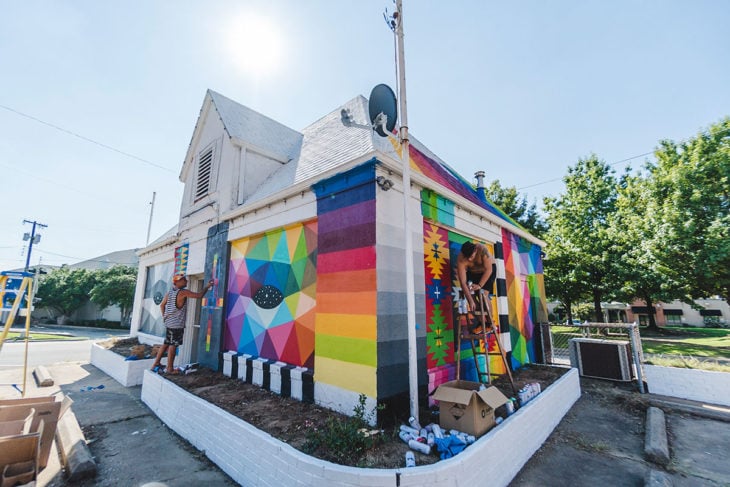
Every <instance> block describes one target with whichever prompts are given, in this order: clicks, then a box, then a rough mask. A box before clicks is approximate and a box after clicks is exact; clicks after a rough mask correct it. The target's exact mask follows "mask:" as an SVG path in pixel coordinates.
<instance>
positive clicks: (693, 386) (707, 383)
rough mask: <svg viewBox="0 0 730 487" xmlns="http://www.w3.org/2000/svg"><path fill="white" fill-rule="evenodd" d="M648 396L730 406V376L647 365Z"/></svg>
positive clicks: (722, 373) (714, 372) (707, 371)
mask: <svg viewBox="0 0 730 487" xmlns="http://www.w3.org/2000/svg"><path fill="white" fill-rule="evenodd" d="M644 373H645V374H646V383H647V384H648V385H649V392H651V393H652V394H661V395H663V396H672V397H680V398H682V399H691V400H693V401H702V402H707V403H710V404H720V405H723V406H730V394H729V393H728V391H730V374H728V373H727V372H716V371H713V370H698V369H680V368H676V367H660V366H658V365H644Z"/></svg>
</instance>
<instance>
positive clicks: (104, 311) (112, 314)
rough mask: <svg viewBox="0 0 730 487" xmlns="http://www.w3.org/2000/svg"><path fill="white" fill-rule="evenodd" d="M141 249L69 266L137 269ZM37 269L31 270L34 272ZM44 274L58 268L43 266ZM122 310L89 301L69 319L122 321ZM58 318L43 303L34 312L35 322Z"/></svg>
mask: <svg viewBox="0 0 730 487" xmlns="http://www.w3.org/2000/svg"><path fill="white" fill-rule="evenodd" d="M138 250H139V249H127V250H118V251H116V252H110V253H108V254H104V255H100V256H99V257H94V258H93V259H88V260H84V261H81V262H77V263H76V264H69V265H68V268H69V269H87V270H91V271H94V270H99V269H110V268H112V267H114V266H115V265H125V266H129V267H134V268H135V269H136V268H137V267H138V266H139V257H138V256H137V251H138ZM35 268H37V266H36V267H33V268H31V270H34V269H35ZM42 268H43V271H44V272H52V271H53V270H54V269H56V268H57V267H55V266H54V267H49V266H42ZM121 316H122V314H121V310H120V309H119V306H109V307H107V308H99V306H97V305H95V304H94V303H92V302H91V301H88V302H87V303H86V304H84V305H83V306H82V307H81V308H79V309H78V310H76V311H74V312H73V313H72V314H71V316H69V317H68V319H69V321H71V322H76V323H78V322H82V321H95V320H106V321H114V322H120V321H121ZM56 318H58V316H56V312H55V311H54V310H52V309H49V308H45V307H43V303H42V302H41V303H39V304H38V305H36V308H35V310H34V311H33V319H34V320H43V319H51V320H55V319H56Z"/></svg>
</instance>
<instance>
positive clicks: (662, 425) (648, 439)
mask: <svg viewBox="0 0 730 487" xmlns="http://www.w3.org/2000/svg"><path fill="white" fill-rule="evenodd" d="M644 456H645V457H646V459H647V460H649V461H651V462H654V463H656V464H658V465H663V466H666V465H668V464H669V443H668V441H667V422H666V420H665V418H664V411H662V410H661V409H659V408H656V407H653V406H652V407H650V408H649V409H648V410H647V411H646V433H645V436H644Z"/></svg>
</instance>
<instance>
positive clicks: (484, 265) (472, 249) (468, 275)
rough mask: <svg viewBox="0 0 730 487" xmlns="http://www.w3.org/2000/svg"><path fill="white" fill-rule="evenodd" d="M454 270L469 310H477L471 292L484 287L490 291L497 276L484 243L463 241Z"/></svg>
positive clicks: (492, 258) (495, 268) (492, 260)
mask: <svg viewBox="0 0 730 487" xmlns="http://www.w3.org/2000/svg"><path fill="white" fill-rule="evenodd" d="M456 272H457V276H458V278H459V284H460V285H461V291H462V292H463V293H464V296H465V297H466V300H467V302H468V303H469V310H470V311H472V312H474V311H477V305H476V303H475V301H474V296H473V295H472V292H477V293H478V292H479V290H480V289H484V290H485V291H487V293H489V292H491V290H492V287H493V286H494V280H495V279H496V277H497V264H496V263H495V261H494V257H492V254H490V253H489V250H487V247H486V246H485V245H484V244H480V243H476V244H475V243H473V242H464V243H463V244H462V246H461V252H459V255H458V256H457V258H456Z"/></svg>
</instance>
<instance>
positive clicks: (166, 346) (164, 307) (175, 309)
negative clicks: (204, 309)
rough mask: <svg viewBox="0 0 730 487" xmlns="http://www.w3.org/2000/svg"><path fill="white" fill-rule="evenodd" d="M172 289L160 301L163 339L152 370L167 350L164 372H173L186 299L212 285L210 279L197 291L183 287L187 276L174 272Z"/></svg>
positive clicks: (181, 333) (200, 294) (181, 339)
mask: <svg viewBox="0 0 730 487" xmlns="http://www.w3.org/2000/svg"><path fill="white" fill-rule="evenodd" d="M172 285H173V287H172V289H170V291H169V292H168V293H167V295H166V296H165V297H164V299H163V300H162V302H161V303H160V311H162V320H163V321H164V323H165V341H164V343H163V344H162V346H161V347H160V349H159V351H158V352H157V357H156V358H155V361H154V363H153V364H152V370H154V371H157V370H158V369H159V368H160V361H161V360H162V356H163V355H164V354H165V350H167V368H166V370H165V372H167V373H168V374H174V373H176V372H175V368H174V363H175V351H176V349H177V347H178V346H179V345H182V342H183V334H184V332H185V316H186V313H187V309H188V308H187V300H188V298H191V299H198V298H202V297H203V296H205V293H206V292H208V289H210V288H211V287H213V280H212V279H211V280H210V282H208V284H206V285H205V287H204V288H203V290H202V291H200V292H199V293H196V292H193V291H190V290H189V289H186V288H185V287H186V286H187V285H188V278H187V276H185V274H175V275H174V276H173V277H172Z"/></svg>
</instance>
